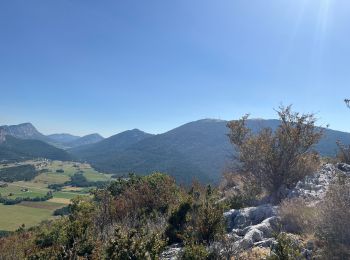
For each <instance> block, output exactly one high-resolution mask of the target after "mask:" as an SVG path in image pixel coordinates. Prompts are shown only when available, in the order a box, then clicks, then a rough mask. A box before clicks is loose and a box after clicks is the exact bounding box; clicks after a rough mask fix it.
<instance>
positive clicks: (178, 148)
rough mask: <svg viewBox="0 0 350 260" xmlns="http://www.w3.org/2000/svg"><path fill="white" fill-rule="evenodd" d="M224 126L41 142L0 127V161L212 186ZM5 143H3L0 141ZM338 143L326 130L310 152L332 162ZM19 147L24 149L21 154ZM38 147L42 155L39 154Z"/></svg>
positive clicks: (201, 123) (254, 123)
mask: <svg viewBox="0 0 350 260" xmlns="http://www.w3.org/2000/svg"><path fill="white" fill-rule="evenodd" d="M226 124H227V121H224V120H215V119H203V120H198V121H195V122H190V123H188V124H185V125H182V126H180V127H177V128H175V129H173V130H170V131H168V132H166V133H163V134H158V135H153V134H149V133H145V132H143V131H141V130H138V129H133V130H128V131H125V132H122V133H119V134H116V135H113V136H111V137H108V138H105V139H104V138H103V137H101V136H100V135H98V134H92V135H88V136H85V137H78V136H73V135H69V134H55V135H49V136H45V135H43V134H41V133H40V132H39V131H37V130H36V129H35V127H34V126H32V125H31V124H29V123H26V124H21V125H18V127H16V126H3V127H0V160H5V159H6V156H7V157H11V156H12V157H16V156H14V154H17V155H19V156H17V157H18V158H23V157H26V158H27V157H30V156H33V157H35V156H37V157H38V155H40V157H46V158H49V159H59V160H80V161H87V162H89V163H91V164H92V166H93V167H95V168H96V169H97V170H99V171H101V172H106V173H113V174H116V175H120V176H123V175H126V174H128V173H131V172H134V173H137V174H142V175H144V174H148V173H151V172H155V171H161V172H165V173H168V174H170V175H172V176H174V177H175V179H176V180H177V181H179V182H186V183H187V182H190V181H192V180H193V179H198V180H200V181H202V182H211V181H214V182H215V181H218V180H219V178H220V176H221V174H222V172H223V171H225V170H226V169H228V168H229V166H230V162H231V161H232V156H233V148H232V146H231V144H230V142H229V140H228V137H227V132H228V130H227V128H226ZM247 124H248V127H249V128H251V129H252V131H253V132H258V131H259V130H260V129H261V128H264V127H270V128H272V129H276V128H277V127H278V125H279V121H278V120H263V119H251V120H248V121H247ZM8 136H11V137H10V138H8ZM4 138H5V139H6V140H5V141H1V140H2V139H4ZM337 140H339V141H341V142H343V143H344V144H350V133H345V132H340V131H335V130H331V129H325V134H324V137H323V138H322V140H321V141H320V143H319V144H318V145H317V146H316V147H315V149H316V150H318V151H319V152H320V154H321V155H323V156H334V155H335V154H336V151H337V146H336V141H337ZM28 141H32V142H33V141H35V142H34V143H30V142H28ZM23 142H25V145H24V146H23V144H22V143H23ZM38 142H40V145H39V143H38ZM31 145H32V146H33V149H32V153H30V152H31V149H30V146H31ZM44 145H47V146H44ZM18 147H29V148H26V150H25V151H22V150H18V149H19V148H18ZM40 147H41V148H43V149H44V151H42V152H41V153H38V149H39V148H40ZM49 148H50V149H49ZM55 149H57V150H55ZM39 150H40V149H39ZM49 151H50V153H49ZM45 153H47V155H46V156H45ZM10 155H11V156H10ZM34 155H35V156H34ZM62 158H63V159H62Z"/></svg>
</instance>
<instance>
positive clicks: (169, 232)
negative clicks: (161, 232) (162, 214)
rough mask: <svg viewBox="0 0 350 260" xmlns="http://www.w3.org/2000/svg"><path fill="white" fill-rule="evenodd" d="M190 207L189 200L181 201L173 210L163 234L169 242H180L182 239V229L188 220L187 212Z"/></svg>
mask: <svg viewBox="0 0 350 260" xmlns="http://www.w3.org/2000/svg"><path fill="white" fill-rule="evenodd" d="M190 209H191V203H190V202H183V203H182V204H181V205H180V206H179V208H178V209H177V210H175V211H174V212H173V213H172V214H171V216H170V218H169V220H168V227H167V229H166V231H165V235H166V236H167V237H168V242H169V244H170V245H171V244H175V243H181V242H183V240H184V237H183V236H184V231H185V228H186V226H185V225H186V223H187V221H188V217H187V216H188V213H189V211H190Z"/></svg>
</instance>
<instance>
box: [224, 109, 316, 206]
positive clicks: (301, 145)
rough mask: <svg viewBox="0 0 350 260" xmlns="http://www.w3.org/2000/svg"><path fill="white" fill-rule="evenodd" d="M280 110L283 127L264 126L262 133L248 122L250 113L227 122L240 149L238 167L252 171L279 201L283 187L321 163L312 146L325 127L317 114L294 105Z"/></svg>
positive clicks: (248, 172)
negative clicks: (318, 122)
mask: <svg viewBox="0 0 350 260" xmlns="http://www.w3.org/2000/svg"><path fill="white" fill-rule="evenodd" d="M277 112H278V115H279V118H280V122H281V123H280V125H279V127H278V128H277V129H276V130H275V131H273V130H272V129H270V128H264V129H262V130H261V131H260V132H259V133H257V134H253V132H252V131H251V130H250V129H249V128H248V127H247V126H246V121H247V119H248V116H244V117H243V118H242V119H241V120H238V121H231V122H229V123H228V124H227V127H228V128H229V129H230V133H229V134H228V136H229V138H230V141H231V143H232V144H233V145H234V146H235V148H236V150H237V154H238V155H237V158H236V159H237V160H236V161H237V163H236V166H235V168H236V170H237V171H238V172H240V173H243V174H251V175H252V176H253V177H254V178H255V179H256V180H257V182H258V183H259V184H260V185H261V187H262V188H264V189H265V190H266V191H267V192H268V193H269V194H271V195H272V198H273V199H274V200H277V201H279V200H280V199H282V198H280V195H279V192H278V191H279V190H280V189H281V188H282V187H287V188H291V187H292V186H294V185H295V184H296V183H297V182H298V181H299V180H301V179H302V178H304V177H305V176H306V175H308V174H310V173H312V172H313V171H314V170H315V169H316V167H317V166H318V165H319V158H318V156H317V155H316V154H314V153H312V147H313V146H314V145H315V144H316V143H318V142H319V140H320V139H321V137H322V134H323V131H322V130H321V129H320V128H318V127H316V126H315V123H316V118H315V117H314V115H313V114H299V113H295V112H292V111H291V106H288V107H286V108H285V107H281V108H280V110H279V111H277Z"/></svg>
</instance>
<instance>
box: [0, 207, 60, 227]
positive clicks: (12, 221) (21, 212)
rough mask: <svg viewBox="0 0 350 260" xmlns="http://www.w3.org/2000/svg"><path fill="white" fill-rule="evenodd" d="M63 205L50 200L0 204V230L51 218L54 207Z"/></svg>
mask: <svg viewBox="0 0 350 260" xmlns="http://www.w3.org/2000/svg"><path fill="white" fill-rule="evenodd" d="M62 206H63V205H62V204H58V203H56V204H55V203H51V202H35V203H34V202H33V203H24V202H23V204H22V203H21V204H18V205H11V206H5V205H2V204H0V230H6V231H14V230H16V229H18V228H19V226H21V225H22V224H24V225H25V226H26V227H32V226H35V225H37V224H39V223H40V222H42V221H43V220H48V219H50V218H53V216H52V212H53V210H54V209H57V208H61V207H62Z"/></svg>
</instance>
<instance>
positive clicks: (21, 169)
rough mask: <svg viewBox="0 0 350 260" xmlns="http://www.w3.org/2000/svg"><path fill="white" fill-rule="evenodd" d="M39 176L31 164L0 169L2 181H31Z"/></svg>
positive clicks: (0, 179)
mask: <svg viewBox="0 0 350 260" xmlns="http://www.w3.org/2000/svg"><path fill="white" fill-rule="evenodd" d="M37 175H38V172H37V171H36V170H35V167H34V166H33V165H31V164H26V165H19V166H14V167H7V168H2V169H0V181H6V182H14V181H30V180H32V179H34V178H35V176H37Z"/></svg>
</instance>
